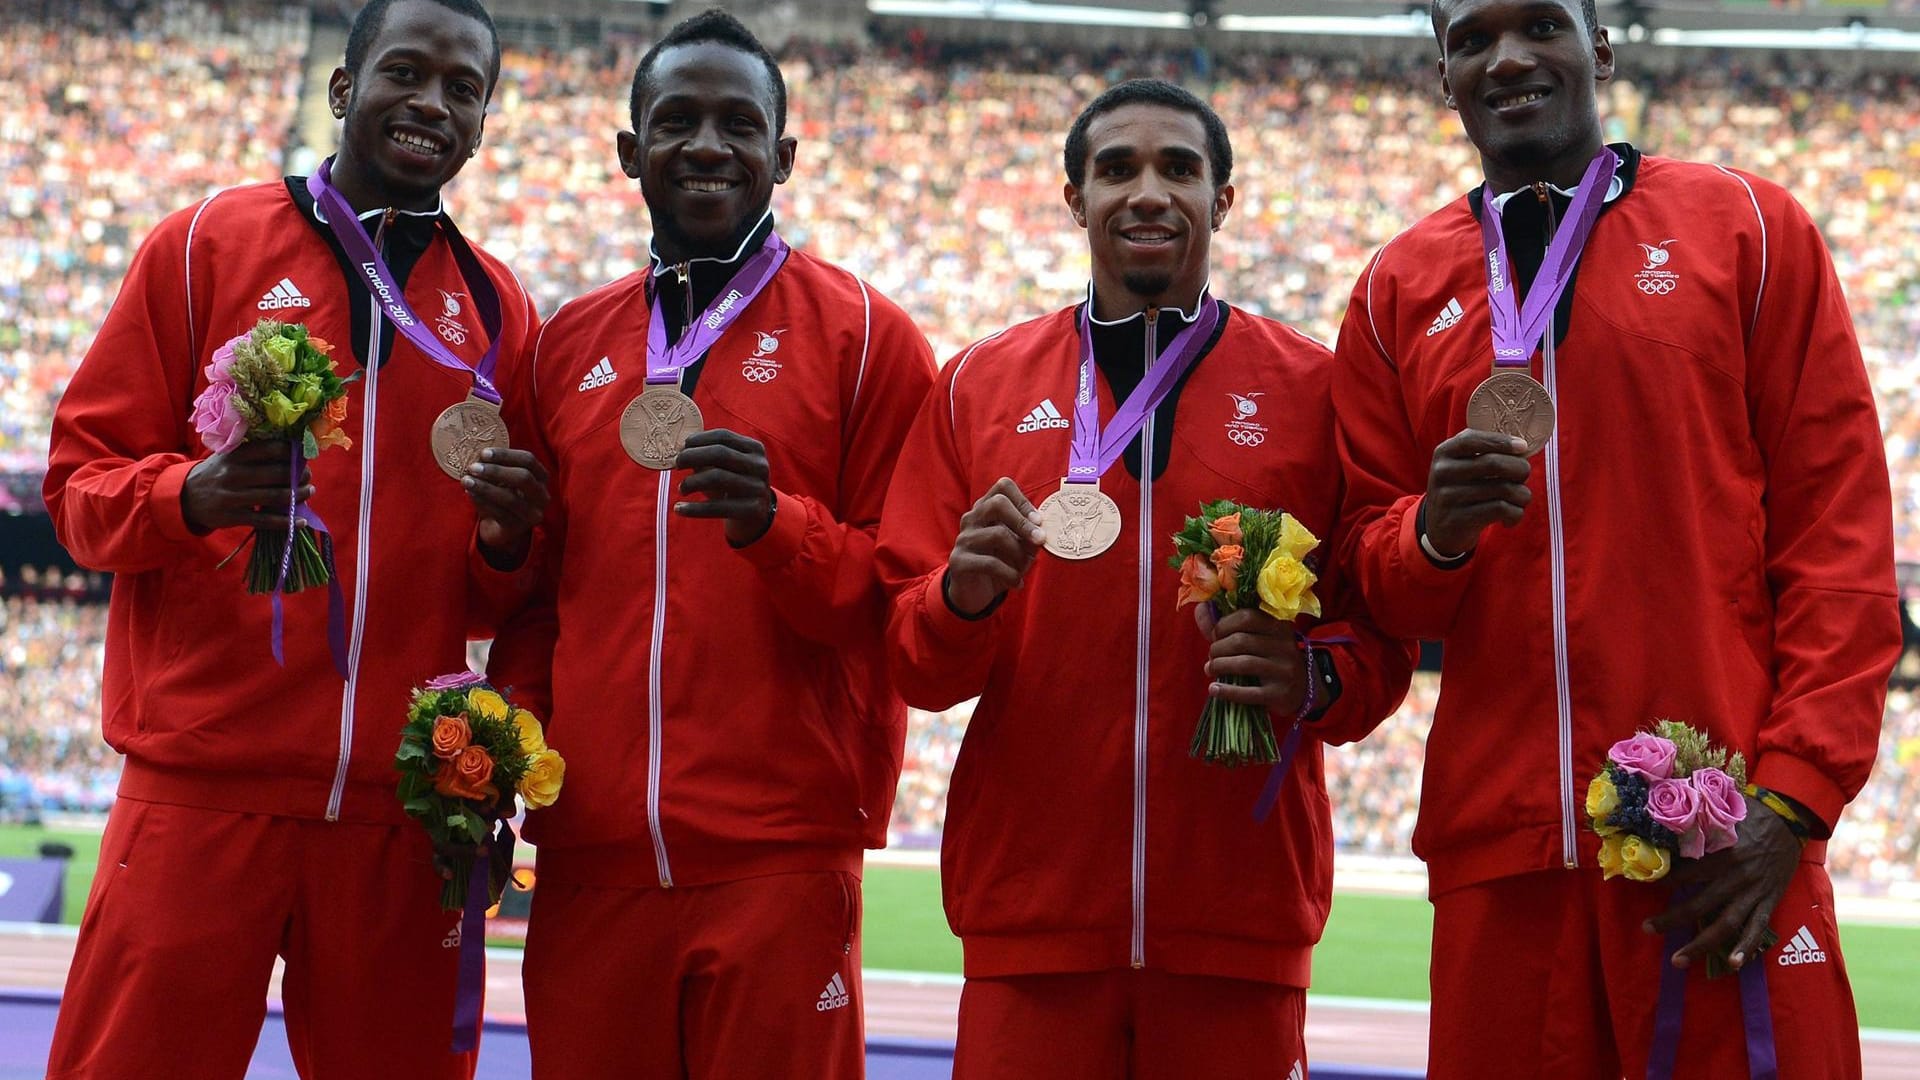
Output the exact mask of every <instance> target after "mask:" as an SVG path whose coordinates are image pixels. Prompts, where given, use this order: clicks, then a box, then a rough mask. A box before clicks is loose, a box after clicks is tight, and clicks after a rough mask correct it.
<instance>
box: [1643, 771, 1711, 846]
mask: <svg viewBox="0 0 1920 1080" xmlns="http://www.w3.org/2000/svg"><path fill="white" fill-rule="evenodd" d="M1647 816H1648V817H1651V818H1653V823H1654V824H1655V825H1658V826H1660V827H1661V828H1663V829H1665V830H1667V831H1668V832H1670V833H1672V834H1673V835H1674V836H1676V837H1678V838H1679V840H1680V856H1681V857H1682V858H1686V859H1697V858H1699V857H1700V856H1702V855H1704V854H1706V846H1707V838H1706V835H1705V834H1704V833H1702V832H1701V831H1700V795H1699V793H1698V792H1696V791H1694V790H1693V785H1692V784H1689V783H1687V782H1686V781H1685V780H1655V781H1654V782H1653V785H1652V786H1651V787H1649V788H1648V789H1647Z"/></svg>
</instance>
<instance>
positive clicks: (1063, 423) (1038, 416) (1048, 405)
mask: <svg viewBox="0 0 1920 1080" xmlns="http://www.w3.org/2000/svg"><path fill="white" fill-rule="evenodd" d="M1072 426H1073V425H1071V424H1069V423H1067V418H1066V417H1064V416H1061V415H1060V410H1059V409H1056V408H1054V407H1053V399H1052V398H1044V399H1042V400H1041V402H1040V404H1038V405H1035V406H1034V407H1033V411H1032V412H1030V413H1028V414H1027V417H1026V419H1024V420H1022V421H1020V426H1019V427H1016V428H1014V429H1013V430H1015V431H1018V432H1020V433H1021V434H1022V435H1024V434H1027V433H1028V432H1033V431H1045V430H1047V429H1048V428H1064V427H1072Z"/></svg>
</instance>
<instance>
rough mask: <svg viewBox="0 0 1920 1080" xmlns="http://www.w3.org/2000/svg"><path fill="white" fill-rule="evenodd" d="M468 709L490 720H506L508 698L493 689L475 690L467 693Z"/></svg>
mask: <svg viewBox="0 0 1920 1080" xmlns="http://www.w3.org/2000/svg"><path fill="white" fill-rule="evenodd" d="M467 711H468V712H471V713H474V714H476V715H479V716H482V717H485V718H486V719H488V720H505V719H506V718H507V712H508V710H507V699H506V698H503V697H501V696H500V695H499V694H496V693H494V692H493V691H491V690H484V689H483V690H474V691H471V692H469V693H468V694H467Z"/></svg>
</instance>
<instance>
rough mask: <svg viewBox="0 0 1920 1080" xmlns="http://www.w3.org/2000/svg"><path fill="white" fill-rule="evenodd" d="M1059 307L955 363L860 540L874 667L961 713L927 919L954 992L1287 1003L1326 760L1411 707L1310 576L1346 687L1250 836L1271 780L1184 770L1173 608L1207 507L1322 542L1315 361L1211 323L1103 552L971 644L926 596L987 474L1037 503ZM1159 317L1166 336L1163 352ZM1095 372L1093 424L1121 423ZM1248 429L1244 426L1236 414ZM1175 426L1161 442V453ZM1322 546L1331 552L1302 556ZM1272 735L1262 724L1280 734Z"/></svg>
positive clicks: (1181, 619)
mask: <svg viewBox="0 0 1920 1080" xmlns="http://www.w3.org/2000/svg"><path fill="white" fill-rule="evenodd" d="M1076 311H1077V309H1076V308H1069V309H1066V310H1063V311H1058V312H1055V313H1054V314H1051V315H1048V316H1045V317H1043V318H1040V319H1036V320H1034V321H1032V322H1028V323H1023V324H1021V325H1019V326H1015V327H1013V328H1012V329H1009V330H1006V331H1004V332H1002V333H1000V334H997V335H995V336H993V337H990V338H987V339H985V340H984V341H982V342H979V343H978V344H976V345H974V346H973V347H972V348H970V349H968V350H967V351H966V352H965V353H962V354H961V356H960V357H959V358H958V359H956V360H955V361H953V362H952V363H950V364H948V365H947V367H946V369H945V371H944V372H943V373H942V376H941V380H940V383H939V384H938V385H937V386H936V387H935V390H934V393H933V394H932V395H931V396H930V397H929V398H928V399H927V404H926V406H925V408H924V409H922V411H921V414H920V418H919V420H918V421H917V422H916V423H915V425H914V429H913V432H912V434H911V435H909V436H908V439H907V445H906V448H905V449H904V450H903V451H902V452H901V457H900V469H899V472H898V474H897V478H896V481H895V484H894V488H893V491H892V493H891V495H890V497H889V499H888V502H887V516H886V519H885V521H884V523H883V524H882V526H881V533H880V536H881V567H882V572H883V574H884V575H885V577H886V580H887V585H888V588H889V590H890V591H891V592H892V593H893V613H892V620H891V625H890V627H889V634H888V646H889V659H890V660H891V662H892V667H893V670H894V672H895V677H896V680H897V681H898V683H899V685H900V688H901V691H902V692H903V693H904V694H905V695H906V697H907V700H908V702H909V703H911V704H913V705H916V706H920V707H923V708H928V709H939V708H944V707H946V706H948V705H951V704H953V703H954V702H956V701H960V700H963V699H965V698H968V697H972V696H974V695H980V703H979V705H978V707H977V708H976V709H975V711H974V714H973V719H972V721H971V722H970V724H969V726H968V730H967V734H966V739H965V741H964V742H963V743H962V745H961V750H960V756H959V759H958V761H957V763H956V765H955V767H954V772H953V781H952V789H951V793H950V794H949V796H948V804H947V821H946V831H945V839H944V844H943V850H942V853H941V855H942V876H943V885H944V888H945V891H946V908H947V918H948V921H949V922H950V923H951V924H952V926H953V929H954V932H955V933H957V934H958V935H959V936H960V937H961V939H962V941H963V943H964V946H965V951H966V971H967V974H968V975H970V976H993V975H1018V974H1035V973H1043V972H1061V971H1097V970H1103V969H1109V968H1124V967H1128V966H1133V967H1151V968H1155V969H1160V970H1167V971H1173V972H1180V973H1189V974H1207V975H1219V976H1229V977H1236V978H1247V979H1259V980H1264V981H1268V982H1275V983H1282V984H1287V985H1293V986H1305V985H1306V984H1307V981H1308V976H1309V958H1310V955H1311V951H1312V946H1313V944H1314V943H1315V942H1316V941H1318V940H1319V938H1320V932H1321V929H1322V927H1323V926H1324V925H1325V922H1326V915H1327V905H1328V902H1329V900H1330V898H1331V893H1332V868H1333V841H1332V833H1331V829H1330V824H1329V815H1328V804H1327V792H1326V788H1325V785H1324V782H1323V779H1322V774H1321V760H1320V759H1321V755H1320V743H1321V741H1322V740H1325V741H1330V742H1345V741H1349V740H1352V739H1357V738H1360V737H1361V736H1363V735H1365V734H1366V733H1367V732H1368V731H1370V730H1372V729H1373V727H1374V726H1375V725H1376V724H1378V723H1379V721H1380V720H1381V719H1383V718H1384V717H1385V716H1387V715H1388V714H1389V713H1390V712H1392V710H1393V708H1394V707H1395V706H1396V705H1397V704H1398V703H1399V701H1400V698H1401V696H1402V695H1403V694H1404V693H1405V691H1406V686H1407V679H1408V675H1409V672H1410V670H1411V658H1410V655H1409V653H1408V652H1407V651H1406V650H1405V649H1403V648H1402V647H1400V646H1399V645H1397V644H1396V643H1394V642H1393V641H1392V640H1391V639H1388V638H1387V637H1386V636H1385V635H1383V634H1381V633H1380V632H1379V631H1377V630H1375V629H1374V628H1373V627H1372V626H1371V625H1370V624H1369V623H1367V622H1366V621H1365V618H1364V615H1363V613H1362V612H1361V611H1360V610H1359V608H1358V607H1357V606H1356V604H1355V601H1356V599H1357V598H1356V597H1355V596H1354V595H1353V594H1352V593H1351V592H1350V591H1348V590H1344V589H1343V588H1342V587H1341V582H1340V578H1339V574H1338V571H1337V568H1329V567H1325V566H1322V567H1321V569H1320V574H1321V579H1322V583H1321V585H1320V586H1319V590H1320V596H1321V597H1322V600H1323V602H1324V604H1325V607H1326V610H1327V621H1326V622H1324V623H1322V624H1321V625H1319V626H1318V627H1316V628H1314V631H1313V633H1314V635H1315V636H1316V637H1339V636H1350V637H1351V638H1352V639H1353V642H1354V643H1352V644H1341V645H1333V646H1331V652H1332V653H1333V654H1334V656H1335V663H1336V667H1337V669H1338V673H1339V678H1340V681H1341V683H1342V692H1341V694H1340V697H1339V699H1338V701H1337V702H1336V703H1335V704H1334V705H1333V707H1332V708H1331V709H1330V710H1328V711H1327V713H1326V714H1325V715H1324V716H1322V717H1320V718H1319V720H1318V721H1317V722H1316V723H1314V724H1313V725H1311V727H1310V728H1309V733H1310V735H1311V736H1312V737H1311V738H1307V739H1305V740H1303V742H1302V745H1301V748H1300V752H1299V754H1298V756H1297V757H1296V759H1295V761H1294V762H1293V773H1292V776H1291V777H1290V779H1289V780H1288V782H1287V785H1286V788H1285V791H1284V794H1283V796H1282V798H1281V800H1280V802H1279V804H1278V806H1277V807H1276V808H1275V810H1274V811H1273V814H1272V816H1271V817H1269V818H1268V819H1267V820H1266V821H1265V822H1262V823H1256V822H1255V821H1254V820H1253V818H1252V810H1253V806H1254V803H1255V801H1256V799H1257V797H1258V795H1259V792H1260V789H1261V786H1262V784H1263V782H1264V781H1265V779H1266V776H1267V772H1268V770H1267V769H1265V768H1242V769H1237V770H1232V771H1229V770H1226V769H1223V768H1222V767H1220V766H1216V765H1207V764H1203V763H1201V762H1199V761H1197V760H1194V759H1192V758H1190V757H1188V755H1187V745H1188V742H1189V740H1190V739H1191V738H1192V737H1193V732H1194V727H1195V725H1196V723H1197V722H1198V720H1199V718H1200V712H1201V708H1202V706H1203V704H1204V703H1205V701H1206V692H1207V686H1208V683H1209V682H1210V680H1209V678H1208V677H1207V675H1206V674H1205V672H1204V671H1203V665H1204V664H1205V663H1206V658H1207V649H1208V642H1207V641H1206V639H1205V638H1204V637H1203V636H1202V635H1201V633H1200V631H1199V629H1198V628H1197V627H1196V626H1195V625H1194V620H1193V613H1192V612H1191V611H1188V610H1184V609H1180V610H1176V608H1175V594H1176V593H1177V591H1178V587H1179V573H1178V572H1177V571H1175V570H1173V569H1171V568H1170V567H1169V566H1168V565H1167V558H1168V556H1169V555H1170V554H1171V553H1172V551H1173V547H1172V540H1171V538H1172V536H1173V534H1174V533H1175V532H1177V531H1178V530H1179V529H1180V527H1181V524H1182V522H1184V521H1185V519H1186V518H1187V517H1188V516H1189V515H1191V514H1194V513H1197V512H1198V508H1199V505H1200V503H1201V502H1203V501H1206V500H1213V499H1221V498H1233V499H1238V500H1240V501H1242V502H1245V503H1248V504H1251V505H1256V506H1264V507H1271V508H1279V509H1284V510H1287V511H1289V512H1291V513H1292V514H1294V515H1295V516H1296V517H1298V518H1300V519H1301V521H1302V522H1303V523H1304V524H1306V525H1307V526H1308V527H1309V528H1311V529H1312V530H1313V531H1314V533H1315V534H1316V535H1318V536H1320V537H1322V538H1323V539H1324V538H1326V537H1328V536H1329V533H1330V532H1331V530H1332V528H1333V525H1334V522H1335V519H1336V516H1337V513H1338V509H1339V503H1340V469H1339V464H1338V459H1337V457H1336V455H1335V453H1334V447H1333V420H1332V415H1331V413H1330V411H1329V408H1328V390H1329V366H1330V364H1329V356H1328V353H1327V350H1326V348H1325V347H1324V346H1322V345H1319V344H1317V343H1315V342H1313V341H1312V340H1310V339H1308V338H1306V337H1303V336H1302V335H1300V334H1298V333H1295V332H1294V331H1292V330H1290V329H1288V328H1286V327H1284V326H1281V325H1280V324H1278V323H1274V322H1271V321H1269V320H1266V319H1262V318H1258V317H1256V316H1253V315H1249V314H1247V313H1246V312H1244V311H1240V310H1237V309H1231V308H1229V309H1228V310H1227V312H1226V313H1225V314H1226V317H1225V318H1224V319H1223V321H1222V326H1221V329H1220V330H1219V332H1218V338H1217V341H1216V342H1215V344H1214V345H1213V346H1212V347H1211V349H1210V351H1209V352H1207V353H1206V355H1204V356H1203V357H1201V359H1200V360H1199V362H1198V363H1197V364H1196V365H1195V366H1194V368H1193V369H1192V370H1191V371H1190V372H1189V373H1188V374H1187V375H1186V376H1185V381H1184V383H1183V384H1182V386H1181V387H1180V388H1179V389H1178V391H1177V397H1176V398H1172V399H1170V401H1172V402H1173V404H1171V405H1169V404H1166V403H1163V404H1162V406H1161V407H1160V409H1159V410H1157V412H1158V415H1157V416H1156V417H1155V418H1154V419H1153V420H1151V421H1150V422H1149V426H1148V428H1147V429H1146V430H1145V431H1144V432H1143V434H1142V437H1141V442H1142V443H1143V444H1144V445H1145V446H1147V447H1151V449H1150V450H1149V451H1148V453H1147V456H1149V457H1150V458H1151V459H1152V460H1151V462H1150V464H1151V465H1152V467H1151V468H1148V469H1144V470H1143V474H1144V476H1143V478H1137V477H1136V476H1135V475H1133V472H1132V470H1134V469H1138V468H1140V464H1139V462H1140V455H1139V452H1138V451H1135V453H1134V456H1133V459H1132V461H1131V462H1129V463H1126V464H1122V463H1118V462H1117V463H1115V465H1114V466H1113V468H1111V469H1109V470H1108V472H1107V474H1106V476H1105V477H1104V478H1103V480H1102V482H1101V490H1102V491H1104V492H1106V493H1107V494H1108V495H1109V496H1111V497H1112V498H1113V500H1114V501H1115V502H1116V503H1118V504H1119V506H1120V510H1121V515H1122V518H1123V521H1124V525H1123V527H1122V529H1121V532H1120V536H1119V539H1118V541H1117V542H1116V543H1115V544H1114V546H1113V547H1112V548H1111V549H1109V550H1108V551H1107V552H1106V553H1105V554H1103V555H1100V556H1098V557H1096V558H1093V559H1089V560H1086V561H1083V562H1069V561H1067V560H1063V559H1059V558H1055V557H1054V556H1052V555H1048V554H1044V553H1043V554H1042V555H1041V556H1040V558H1039V561H1038V562H1037V563H1036V564H1035V565H1034V567H1033V569H1032V570H1031V571H1030V572H1029V573H1028V575H1027V579H1026V582H1025V584H1024V585H1023V586H1022V587H1021V588H1019V589H1016V590H1014V591H1013V592H1011V593H1009V594H1008V595H1007V596H1006V598H1005V600H1004V602H1003V603H1002V604H1001V605H1000V606H999V607H998V608H997V609H995V610H994V611H993V612H992V613H991V615H989V616H988V617H986V618H984V619H981V620H979V621H967V620H964V619H962V618H960V617H959V616H957V615H955V614H954V612H953V611H952V609H950V608H949V607H948V606H947V605H946V602H945V599H944V596H943V593H942V585H941V581H942V577H943V575H944V573H945V568H946V563H947V556H948V553H949V552H950V550H951V549H952V547H953V543H954V536H955V533H956V531H957V528H958V524H959V521H960V518H961V515H963V514H964V513H966V511H967V510H968V509H969V508H970V507H971V506H972V505H973V503H974V501H975V500H976V499H978V498H979V497H980V496H981V495H982V494H984V493H985V492H986V490H987V489H988V488H989V487H991V486H992V485H993V483H994V482H995V481H996V480H997V479H998V478H1000V477H1001V476H1010V477H1012V478H1013V479H1014V480H1015V481H1016V482H1017V483H1018V484H1019V485H1020V487H1021V490H1022V491H1024V492H1025V493H1026V495H1027V497H1028V498H1029V499H1031V500H1032V501H1033V502H1034V504H1035V505H1038V504H1039V503H1040V502H1041V500H1043V499H1044V498H1045V497H1046V496H1047V495H1049V494H1051V493H1052V492H1054V491H1055V490H1057V489H1058V487H1059V484H1060V478H1061V476H1062V475H1063V474H1064V473H1065V471H1066V467H1067V448H1068V443H1069V441H1070V438H1071V431H1070V429H1069V428H1068V427H1067V426H1066V425H1065V424H1064V423H1058V422H1054V423H1049V422H1048V421H1049V420H1053V419H1055V418H1057V417H1060V416H1062V415H1064V413H1065V412H1066V411H1067V410H1070V409H1071V407H1072V402H1073V399H1074V396H1075V388H1076V386H1077V383H1078V371H1079V363H1080V347H1079V335H1078V331H1077V330H1076V327H1075V322H1074V320H1075V312H1076ZM1174 318H1175V316H1174V314H1173V313H1171V312H1163V313H1162V315H1161V323H1162V326H1161V329H1162V338H1163V339H1164V338H1168V337H1171V336H1172V333H1173V331H1172V330H1171V329H1170V328H1169V327H1170V326H1171V324H1172V322H1173V320H1174ZM1130 325H1131V326H1132V327H1137V328H1140V329H1139V330H1138V331H1136V332H1138V333H1139V334H1140V335H1141V338H1140V341H1141V343H1140V344H1139V345H1134V346H1132V347H1131V353H1130V356H1128V357H1126V358H1125V359H1124V360H1120V359H1119V358H1117V357H1116V358H1108V357H1105V356H1103V357H1102V364H1103V370H1102V372H1101V374H1100V376H1099V378H1098V380H1097V382H1098V384H1099V393H1100V410H1101V414H1102V417H1103V419H1104V418H1106V417H1109V416H1111V415H1112V413H1113V411H1114V409H1115V402H1114V400H1113V392H1112V388H1111V386H1110V385H1109V382H1108V376H1107V373H1106V371H1105V370H1104V364H1106V363H1108V362H1116V361H1118V362H1124V363H1128V364H1130V365H1132V367H1133V369H1134V370H1136V371H1137V370H1138V369H1139V365H1140V357H1141V355H1142V353H1143V352H1144V318H1143V317H1136V319H1135V320H1133V321H1131V323H1130ZM1247 406H1252V407H1251V408H1248V407H1247ZM1169 424H1172V425H1174V426H1173V427H1172V430H1171V431H1168V430H1165V429H1166V428H1167V426H1168V425H1169ZM1322 550H1323V551H1325V550H1329V549H1328V547H1327V545H1326V544H1325V543H1323V545H1322ZM1289 723H1291V718H1276V729H1277V733H1278V734H1281V735H1284V733H1285V731H1286V726H1287V725H1288V724H1289Z"/></svg>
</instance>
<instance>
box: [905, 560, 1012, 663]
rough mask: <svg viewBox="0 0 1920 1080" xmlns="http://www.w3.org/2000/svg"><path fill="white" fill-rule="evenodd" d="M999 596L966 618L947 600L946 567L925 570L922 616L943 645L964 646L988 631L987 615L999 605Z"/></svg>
mask: <svg viewBox="0 0 1920 1080" xmlns="http://www.w3.org/2000/svg"><path fill="white" fill-rule="evenodd" d="M1004 599H1006V597H1005V596H1001V597H998V598H996V599H995V600H994V602H993V603H992V604H989V605H988V606H987V610H985V611H983V612H981V613H980V614H979V615H976V616H974V617H973V618H971V619H969V618H967V617H966V616H964V615H961V614H960V613H959V612H957V611H955V610H953V606H952V605H951V604H948V603H947V569H946V567H944V566H943V567H941V568H940V571H939V572H938V573H934V574H928V575H927V576H926V577H925V578H923V579H922V585H921V595H920V608H921V610H922V611H924V612H925V613H926V614H925V616H924V619H925V622H926V627H927V632H928V635H929V636H931V637H932V638H933V639H934V640H935V641H937V642H939V643H941V644H942V645H948V646H965V645H969V644H971V643H973V642H977V641H981V640H983V639H984V638H986V637H987V635H988V634H989V633H990V632H991V631H990V629H989V628H990V627H991V626H992V625H993V620H992V619H991V617H990V616H992V615H993V613H994V612H995V611H998V610H999V608H1000V602H1001V600H1004Z"/></svg>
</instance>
